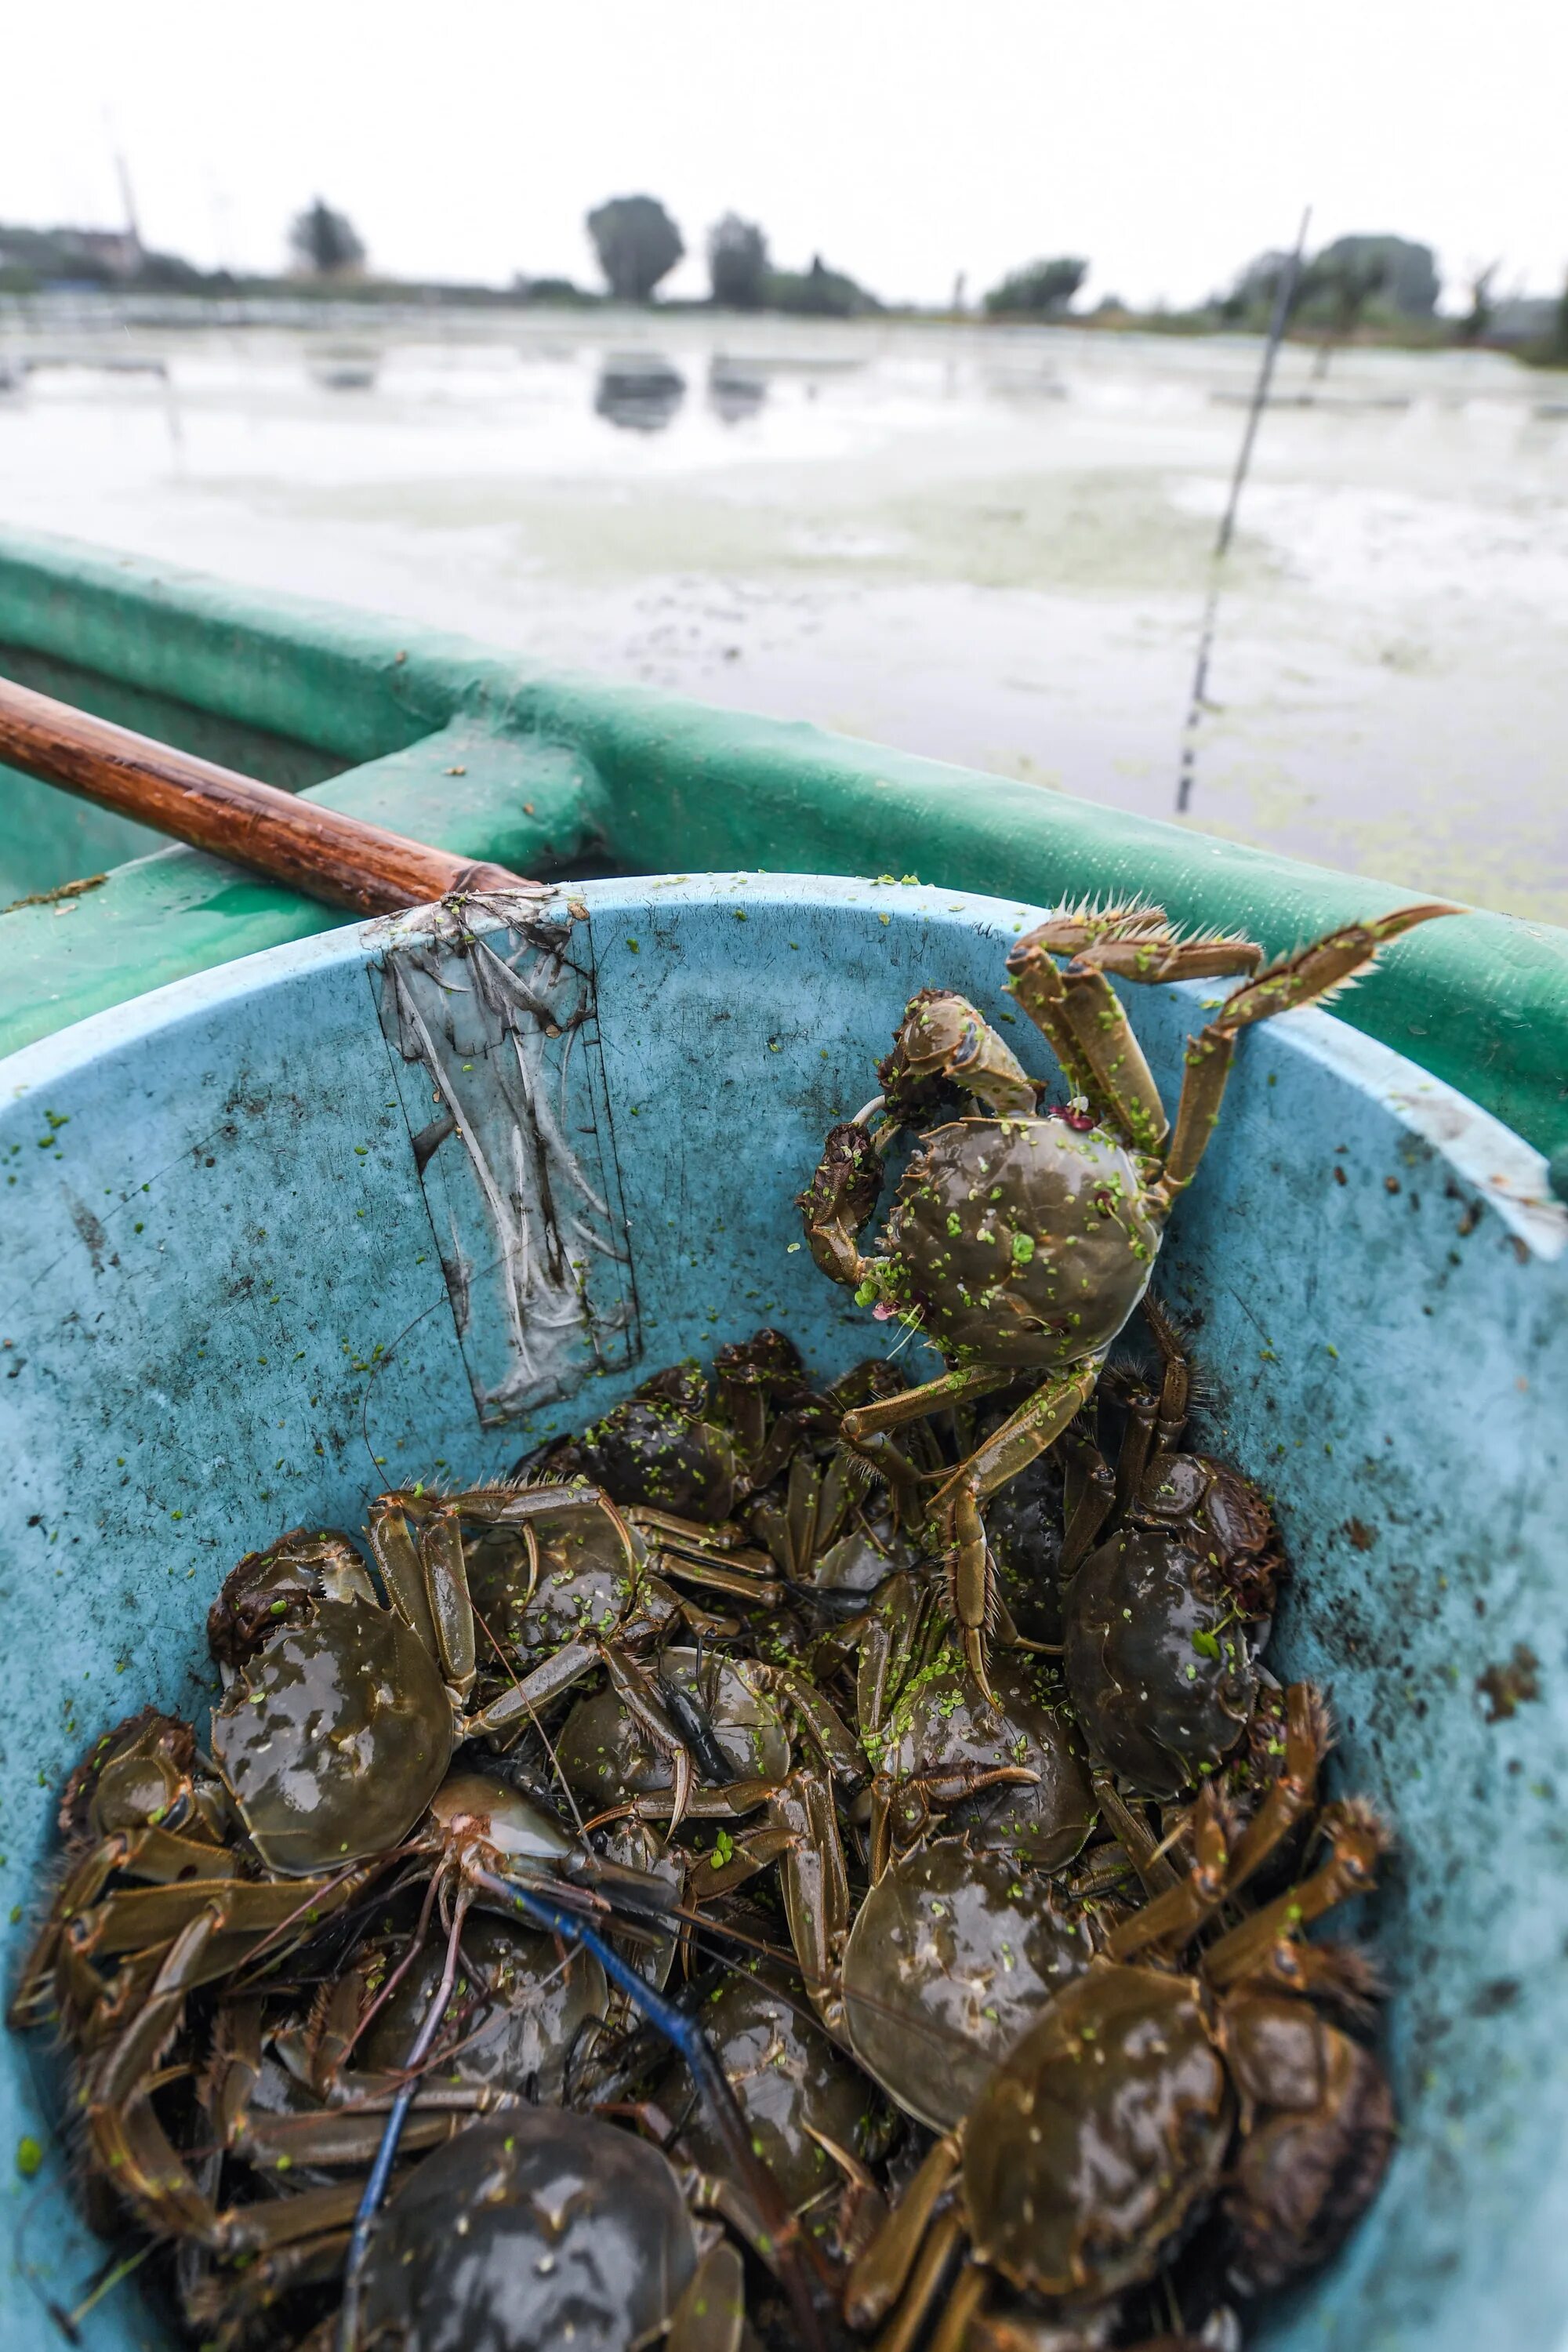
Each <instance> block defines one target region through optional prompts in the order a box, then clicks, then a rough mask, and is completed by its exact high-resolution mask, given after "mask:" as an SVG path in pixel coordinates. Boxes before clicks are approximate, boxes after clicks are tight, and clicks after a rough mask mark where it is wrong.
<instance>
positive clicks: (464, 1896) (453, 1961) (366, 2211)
mask: <svg viewBox="0 0 1568 2352" xmlns="http://www.w3.org/2000/svg"><path fill="white" fill-rule="evenodd" d="M472 1900H473V1897H472V1895H471V1893H470V1891H469V1889H468V1887H467V1886H459V1888H458V1895H457V1899H456V1901H455V1902H454V1903H453V1906H452V1931H451V1934H450V1935H449V1936H448V1937H447V1959H446V1965H445V1967H444V1968H443V1969H442V1971H441V1980H440V1982H439V1984H438V1985H437V1988H436V1990H435V1994H434V1996H433V1998H432V2000H431V2002H430V2006H429V2008H428V2009H427V2010H426V2012H425V2015H424V2017H423V2019H422V2020H421V2021H420V2026H419V2031H418V2032H417V2033H416V2035H415V2037H414V2040H413V2042H412V2043H411V2044H410V2046H409V2052H408V2056H407V2058H406V2059H405V2062H404V2063H405V2068H406V2070H407V2072H408V2074H410V2075H412V2074H414V2071H415V2069H416V2067H418V2066H419V2065H420V2064H421V2063H422V2062H423V2060H424V2058H425V2055H426V2052H427V2051H428V2050H429V2047H430V2045H431V2043H432V2042H434V2041H435V2039H436V2036H437V2032H439V2030H440V2025H441V2020H442V2019H443V2018H444V2017H445V2016H446V2014H447V2002H448V2001H449V2000H451V1998H452V1988H453V1986H454V1985H455V1984H456V1983H457V1981H458V1950H459V1948H460V1945H461V1942H462V1935H463V1921H464V1920H465V1919H466V1918H467V1916H468V1905H469V1903H470V1902H471V1901H472ZM415 2091H416V2084H415V2083H414V2082H413V2081H409V2082H406V2083H405V2084H404V2086H403V2088H402V2090H400V2091H399V2092H398V2094H397V2096H396V2097H395V2099H394V2101H393V2103H392V2111H391V2113H390V2114H389V2115H388V2116H387V2118H386V2122H385V2125H384V2127H383V2130H382V2134H381V2144H380V2146H379V2147H377V2149H376V2151H375V2161H374V2164H373V2165H372V2166H371V2168H370V2177H369V2179H367V2180H366V2182H365V2184H364V2191H363V2195H362V2196H361V2198H360V2200H359V2204H358V2207H357V2209H356V2210H355V2213H354V2224H353V2235H352V2237H351V2238H350V2240H349V2251H348V2256H347V2259H346V2261H345V2262H344V2264H343V2305H342V2314H341V2315H340V2317H339V2320H338V2345H339V2352H355V2347H357V2345H358V2342H359V2301H360V2275H361V2273H362V2272H363V2268H364V2258H365V2253H366V2252H367V2250H368V2248H369V2245H370V2233H371V2231H372V2230H373V2229H374V2226H375V2217H376V2213H377V2210H379V2208H380V2205H381V2201H382V2200H383V2198H384V2196H385V2195H386V2184H387V2182H388V2181H389V2180H390V2179H391V2178H392V2168H393V2165H394V2163H395V2160H396V2156H397V2145H398V2142H399V2140H400V2139H401V2138H402V2137H403V2127H404V2125H405V2123H406V2121H407V2119H408V2110H409V2108H410V2107H411V2106H412V2105H414V2097H415Z"/></svg>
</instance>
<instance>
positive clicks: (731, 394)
mask: <svg viewBox="0 0 1568 2352" xmlns="http://www.w3.org/2000/svg"><path fill="white" fill-rule="evenodd" d="M767 396H768V381H767V378H766V376H765V375H764V374H763V372H762V370H761V368H759V367H756V366H753V365H752V362H750V361H748V360H731V359H727V358H726V357H725V355H724V353H723V352H714V354H713V356H712V358H711V359H710V361H709V362H708V405H709V407H710V409H711V410H712V411H713V414H714V415H715V416H717V417H718V418H719V420H720V422H721V424H723V425H740V424H742V423H743V422H744V421H745V419H746V418H747V417H748V416H755V415H756V414H757V411H758V410H759V409H760V408H761V407H762V405H763V402H764V401H765V400H766V399H767Z"/></svg>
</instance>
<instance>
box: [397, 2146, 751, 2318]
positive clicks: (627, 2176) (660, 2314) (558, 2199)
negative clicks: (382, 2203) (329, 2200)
mask: <svg viewBox="0 0 1568 2352" xmlns="http://www.w3.org/2000/svg"><path fill="white" fill-rule="evenodd" d="M721 2312H722V2314H723V2317H722V2318H721V2317H720V2313H721ZM742 2316H743V2304H742V2271H741V2263H740V2258H739V2256H738V2255H737V2254H736V2253H735V2252H734V2250H733V2249H732V2248H731V2247H730V2245H729V2244H728V2242H727V2241H725V2240H722V2239H721V2240H720V2241H719V2242H717V2244H716V2245H714V2246H713V2247H712V2248H711V2249H710V2252H709V2253H708V2254H707V2255H706V2256H701V2257H700V2255H699V2252H698V2245H697V2239H696V2235H695V2232H694V2231H693V2227H692V2222H691V2217H690V2214H689V2210H688V2207H687V2201H686V2196H685V2193H684V2190H683V2188H682V2184H681V2182H680V2179H679V2176H678V2175H677V2173H676V2171H675V2168H674V2167H673V2166H672V2165H671V2164H670V2162H669V2160H668V2158H666V2157H664V2156H662V2155H661V2154H660V2153H659V2151H658V2148H656V2147H649V2146H648V2144H647V2142H646V2141H642V2140H637V2139H635V2138H634V2137H632V2136H631V2134H630V2133H629V2132H624V2131H616V2129H615V2128H614V2127H613V2126H611V2125H609V2124H605V2123H601V2122H598V2121H597V2120H596V2119H595V2117H594V2116H578V2115H573V2114H571V2113H570V2112H569V2111H564V2112H563V2111H562V2110H559V2109H549V2108H537V2109H528V2108H523V2109H521V2111H520V2112H519V2113H518V2114H516V2115H515V2116H505V2117H500V2116H497V2117H495V2118H494V2119H493V2120H490V2121H487V2122H483V2123H479V2124H476V2125H475V2126H473V2127H472V2128H471V2129H470V2130H468V2131H467V2132H465V2133H464V2134H463V2135H462V2137H461V2138H460V2139H458V2140H455V2141H453V2142H452V2143H451V2145H450V2146H449V2147H446V2148H444V2149H442V2150H441V2151H440V2152H439V2153H438V2155H437V2156H435V2157H432V2158H428V2159H427V2160H426V2162H425V2163H424V2164H422V2165H421V2166H420V2168H419V2169H418V2170H417V2171H416V2173H414V2174H413V2175H412V2176H411V2177H410V2178H409V2179H408V2180H406V2181H405V2184H404V2186H403V2188H402V2189H400V2190H399V2192H398V2194H397V2195H396V2197H395V2199H394V2200H393V2201H392V2203H391V2205H390V2206H389V2208H388V2210H387V2214H386V2221H385V2226H384V2229H383V2230H382V2231H381V2233H380V2235H379V2237H378V2239H377V2241H376V2243H375V2245H374V2247H373V2248H372V2250H371V2253H370V2255H369V2257H368V2259H367V2262H366V2264H365V2275H364V2290H363V2333H362V2335H361V2336H360V2339H359V2340H360V2342H361V2343H362V2344H363V2346H364V2347H366V2352H372V2347H386V2352H391V2347H393V2346H395V2345H415V2344H416V2345H418V2346H420V2347H423V2352H554V2347H556V2346H558V2345H562V2344H566V2343H570V2344H572V2345H573V2346H574V2347H576V2352H625V2347H627V2346H631V2345H642V2344H648V2343H651V2342H653V2341H655V2340H659V2339H662V2340H663V2341H664V2342H665V2343H666V2344H667V2345H668V2347H669V2352H705V2347H714V2346H719V2347H728V2346H730V2345H732V2344H735V2343H737V2342H738V2341H739V2337H740V2330H741V2325H742ZM666 2329H668V2335H666V2334H665V2331H666Z"/></svg>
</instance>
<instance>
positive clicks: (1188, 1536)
mask: <svg viewBox="0 0 1568 2352" xmlns="http://www.w3.org/2000/svg"><path fill="white" fill-rule="evenodd" d="M1143 1313H1144V1315H1145V1317H1146V1318H1147V1319H1148V1322H1149V1326H1150V1328H1151V1330H1152V1332H1153V1334H1154V1338H1155V1341H1156V1343H1157V1345H1158V1347H1159V1349H1160V1354H1161V1357H1162V1359H1163V1370H1162V1378H1161V1381H1160V1386H1159V1390H1158V1391H1157V1392H1156V1391H1152V1390H1149V1389H1146V1388H1144V1387H1142V1385H1141V1384H1133V1385H1132V1386H1131V1391H1130V1394H1129V1399H1128V1402H1129V1412H1128V1422H1127V1428H1126V1432H1125V1433H1124V1435H1123V1437H1122V1441H1121V1453H1120V1454H1119V1457H1118V1461H1117V1466H1116V1474H1115V1476H1114V1478H1112V1477H1111V1475H1110V1473H1109V1472H1108V1471H1107V1469H1106V1465H1105V1464H1104V1462H1103V1461H1102V1460H1101V1458H1100V1454H1099V1452H1098V1449H1097V1448H1096V1447H1095V1446H1094V1445H1092V1444H1090V1442H1089V1440H1088V1439H1087V1438H1069V1439H1068V1441H1067V1443H1068V1444H1069V1445H1071V1446H1073V1447H1074V1449H1075V1451H1076V1452H1077V1453H1078V1454H1079V1461H1080V1464H1081V1465H1082V1466H1083V1468H1084V1470H1085V1472H1086V1482H1085V1494H1086V1507H1083V1508H1081V1509H1079V1511H1078V1512H1077V1513H1075V1516H1074V1523H1073V1526H1072V1528H1071V1529H1070V1530H1069V1532H1068V1538H1066V1539H1065V1540H1064V1543H1063V1547H1062V1553H1061V1561H1060V1566H1061V1569H1062V1570H1063V1571H1064V1573H1065V1575H1066V1577H1067V1583H1066V1589H1065V1591H1064V1594H1063V1601H1062V1608H1063V1630H1064V1633H1065V1637H1066V1638H1065V1643H1064V1655H1063V1661H1062V1663H1063V1669H1064V1672H1065V1674H1066V1677H1067V1685H1068V1693H1069V1695H1070V1696H1071V1699H1072V1703H1073V1706H1074V1708H1075V1710H1076V1712H1077V1715H1078V1718H1079V1723H1080V1724H1081V1725H1082V1727H1083V1731H1084V1737H1085V1738H1086V1740H1087V1741H1088V1744H1089V1755H1090V1757H1091V1759H1092V1760H1093V1761H1094V1763H1095V1764H1096V1765H1097V1766H1100V1767H1102V1768H1105V1769H1110V1770H1111V1771H1113V1772H1115V1774H1116V1775H1117V1777H1118V1780H1120V1781H1121V1784H1122V1785H1123V1787H1125V1788H1128V1789H1131V1790H1134V1791H1135V1792H1136V1793H1138V1794H1139V1795H1142V1796H1150V1797H1161V1798H1171V1797H1176V1796H1179V1795H1180V1794H1181V1792H1182V1790H1184V1789H1188V1788H1190V1787H1191V1786H1192V1785H1193V1783H1194V1780H1197V1779H1198V1778H1199V1777H1200V1776H1203V1775H1206V1774H1208V1773H1210V1772H1212V1771H1214V1770H1215V1768H1216V1767H1217V1766H1218V1765H1219V1764H1221V1763H1222V1762H1223V1761H1224V1760H1225V1759H1226V1758H1227V1757H1228V1756H1229V1754H1230V1753H1231V1751H1232V1749H1233V1748H1235V1747H1236V1746H1237V1742H1238V1741H1239V1740H1240V1739H1241V1738H1242V1736H1243V1734H1244V1733H1245V1732H1246V1730H1247V1726H1248V1724H1249V1723H1250V1721H1251V1719H1252V1717H1253V1714H1254V1711H1255V1709H1256V1707H1257V1704H1258V1694H1259V1690H1260V1687H1261V1685H1262V1669H1261V1667H1260V1666H1259V1664H1258V1654H1259V1653H1260V1651H1261V1650H1262V1648H1263V1646H1264V1644H1265V1643H1266V1642H1267V1640H1268V1633H1269V1629H1270V1624H1271V1620H1272V1612H1273V1607H1274V1591H1275V1585H1276V1582H1277V1580H1278V1578H1279V1571H1280V1567H1281V1562H1282V1555H1281V1551H1280V1546H1279V1534H1278V1531H1277V1529H1276V1528H1275V1525H1274V1521H1273V1517H1272V1516H1271V1514H1270V1512H1269V1509H1268V1503H1267V1502H1266V1500H1265V1499H1264V1496H1263V1495H1262V1494H1261V1492H1260V1491H1259V1489H1258V1487H1257V1486H1254V1484H1253V1483H1252V1481H1251V1480H1250V1479H1249V1478H1244V1477H1243V1476H1242V1475H1241V1474H1240V1472H1239V1471H1237V1470H1232V1469H1228V1468H1226V1466H1225V1465H1224V1464H1222V1463H1218V1462H1214V1461H1211V1460H1210V1459H1209V1458H1208V1457H1207V1456H1206V1455H1205V1454H1188V1453H1184V1452H1182V1451H1181V1450H1180V1446H1181V1439H1182V1433H1183V1429H1184V1425H1185V1422H1186V1417H1187V1402H1188V1392H1189V1387H1190V1381H1191V1368H1190V1367H1189V1365H1188V1362H1187V1360H1186V1356H1185V1353H1184V1349H1183V1348H1182V1345H1181V1341H1180V1339H1179V1338H1178V1335H1177V1332H1176V1329H1175V1326H1174V1325H1173V1322H1172V1321H1171V1318H1170V1317H1169V1316H1168V1315H1167V1314H1166V1312H1165V1310H1164V1309H1163V1307H1160V1306H1159V1305H1158V1304H1157V1302H1156V1301H1155V1300H1154V1298H1153V1297H1152V1296H1151V1297H1145V1298H1144V1300H1143Z"/></svg>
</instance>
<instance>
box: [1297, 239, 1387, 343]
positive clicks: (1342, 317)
mask: <svg viewBox="0 0 1568 2352" xmlns="http://www.w3.org/2000/svg"><path fill="white" fill-rule="evenodd" d="M1387 242H1388V240H1387V239H1385V238H1381V237H1351V236H1342V237H1341V238H1340V239H1339V240H1338V242H1337V243H1336V244H1334V245H1330V246H1325V247H1324V248H1323V250H1322V252H1321V253H1319V254H1314V256H1313V257H1312V259H1311V260H1310V261H1309V263H1308V264H1307V267H1306V268H1305V269H1304V270H1303V271H1302V273H1301V307H1302V310H1303V312H1304V314H1305V315H1306V316H1307V317H1308V318H1310V319H1314V320H1318V321H1319V322H1321V326H1322V329H1323V339H1322V341H1321V343H1320V344H1319V346H1318V358H1317V363H1316V365H1315V366H1314V368H1313V370H1312V373H1313V374H1314V375H1327V373H1328V372H1329V362H1330V360H1331V358H1332V356H1333V353H1334V350H1335V348H1336V346H1337V345H1338V344H1340V343H1343V342H1348V341H1350V338H1351V337H1352V335H1353V334H1354V332H1355V331H1356V329H1357V328H1358V327H1359V326H1360V324H1361V322H1362V317H1363V313H1364V311H1365V310H1366V307H1367V305H1368V303H1369V302H1370V301H1371V300H1372V299H1373V295H1375V294H1381V293H1383V292H1384V290H1385V289H1386V287H1387V283H1388V268H1389V263H1388V257H1387V256H1386V254H1384V253H1381V252H1379V251H1378V250H1376V248H1377V247H1379V246H1381V245H1384V244H1386V243H1387Z"/></svg>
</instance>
